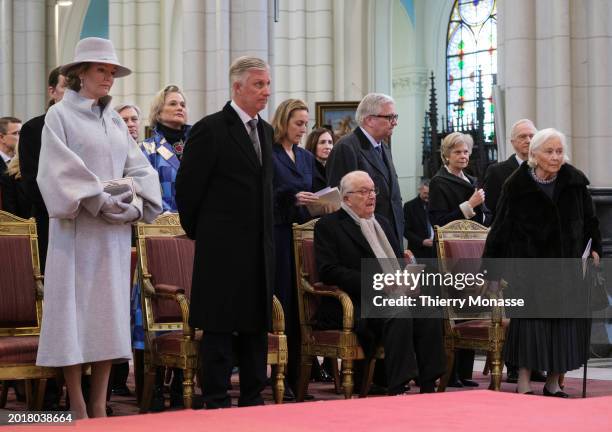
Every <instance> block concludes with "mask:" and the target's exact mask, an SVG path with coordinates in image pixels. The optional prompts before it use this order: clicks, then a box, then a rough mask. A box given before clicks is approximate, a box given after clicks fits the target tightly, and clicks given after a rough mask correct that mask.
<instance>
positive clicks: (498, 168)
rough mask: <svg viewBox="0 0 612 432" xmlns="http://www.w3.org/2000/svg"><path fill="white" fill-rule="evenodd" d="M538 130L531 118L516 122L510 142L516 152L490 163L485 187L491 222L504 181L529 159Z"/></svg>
mask: <svg viewBox="0 0 612 432" xmlns="http://www.w3.org/2000/svg"><path fill="white" fill-rule="evenodd" d="M537 131H538V130H537V129H536V127H535V125H534V124H533V122H532V121H531V120H529V119H521V120H519V121H517V122H516V123H514V124H513V125H512V129H511V130H510V143H512V147H514V154H512V155H510V157H509V158H508V159H506V160H505V161H502V162H498V163H496V164H493V165H490V166H489V167H488V168H487V171H486V172H485V176H484V183H483V189H484V191H485V205H486V206H487V207H488V209H489V210H490V211H491V216H492V218H491V222H493V220H494V219H495V207H496V206H497V201H498V200H499V196H500V195H501V190H502V186H503V185H504V182H505V181H506V179H507V178H508V177H510V175H511V174H512V173H513V172H514V171H515V170H516V169H517V168H518V167H519V166H520V165H521V164H522V163H523V162H524V161H526V160H527V156H528V155H529V144H530V143H531V139H532V138H533V136H534V135H535V134H536V132H537Z"/></svg>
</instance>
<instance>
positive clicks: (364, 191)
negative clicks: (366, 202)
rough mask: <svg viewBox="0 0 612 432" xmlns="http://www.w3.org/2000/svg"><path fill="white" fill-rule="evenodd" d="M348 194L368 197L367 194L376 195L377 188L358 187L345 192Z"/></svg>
mask: <svg viewBox="0 0 612 432" xmlns="http://www.w3.org/2000/svg"><path fill="white" fill-rule="evenodd" d="M347 193H349V194H352V193H354V194H357V195H361V196H362V197H368V196H376V195H378V188H374V189H359V190H356V191H349V192H347Z"/></svg>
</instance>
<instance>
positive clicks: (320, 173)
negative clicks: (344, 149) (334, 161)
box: [312, 159, 327, 192]
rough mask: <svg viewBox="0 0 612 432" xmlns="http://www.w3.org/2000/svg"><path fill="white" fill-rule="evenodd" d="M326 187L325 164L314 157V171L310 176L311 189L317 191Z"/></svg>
mask: <svg viewBox="0 0 612 432" xmlns="http://www.w3.org/2000/svg"><path fill="white" fill-rule="evenodd" d="M326 187H327V175H326V174H325V165H323V164H322V163H321V162H319V161H318V160H316V159H315V172H314V175H313V177H312V191H313V192H318V191H320V190H321V189H325V188H326Z"/></svg>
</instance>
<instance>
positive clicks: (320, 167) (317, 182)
mask: <svg viewBox="0 0 612 432" xmlns="http://www.w3.org/2000/svg"><path fill="white" fill-rule="evenodd" d="M335 143H336V135H335V134H334V133H333V132H332V131H330V130H329V129H326V128H323V127H318V128H316V129H314V130H313V131H312V132H310V135H308V138H306V150H308V151H309V152H310V153H312V154H313V155H314V157H315V168H316V169H315V172H314V175H313V178H312V190H313V192H317V191H320V190H321V189H324V188H326V187H327V176H326V174H325V163H326V162H327V158H329V154H330V153H331V151H332V148H334V144H335Z"/></svg>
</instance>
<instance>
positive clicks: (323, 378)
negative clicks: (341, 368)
mask: <svg viewBox="0 0 612 432" xmlns="http://www.w3.org/2000/svg"><path fill="white" fill-rule="evenodd" d="M312 379H313V381H315V382H333V381H334V377H333V376H331V375H330V374H329V373H327V371H326V370H325V369H323V368H320V369H319V373H318V374H315V376H314V377H313V378H312Z"/></svg>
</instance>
